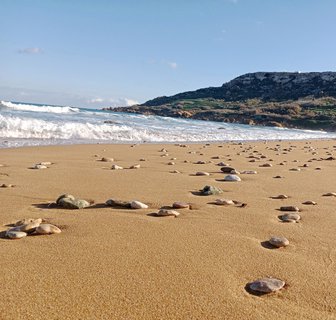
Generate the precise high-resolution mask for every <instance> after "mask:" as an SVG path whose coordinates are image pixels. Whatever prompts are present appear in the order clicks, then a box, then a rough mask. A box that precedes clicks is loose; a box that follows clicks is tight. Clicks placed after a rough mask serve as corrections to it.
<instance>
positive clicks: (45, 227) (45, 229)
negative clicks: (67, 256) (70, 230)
mask: <svg viewBox="0 0 336 320" xmlns="http://www.w3.org/2000/svg"><path fill="white" fill-rule="evenodd" d="M61 232H62V231H61V229H60V228H58V227H56V226H54V225H52V224H48V223H42V224H40V225H39V226H38V227H37V228H36V231H35V233H36V234H41V235H42V234H55V233H61Z"/></svg>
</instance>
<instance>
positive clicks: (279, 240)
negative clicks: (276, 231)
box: [269, 237, 289, 248]
mask: <svg viewBox="0 0 336 320" xmlns="http://www.w3.org/2000/svg"><path fill="white" fill-rule="evenodd" d="M269 243H270V244H271V245H272V246H274V247H277V248H281V247H286V246H288V245H289V241H288V239H286V238H285V237H271V239H269Z"/></svg>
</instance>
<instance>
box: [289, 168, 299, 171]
mask: <svg viewBox="0 0 336 320" xmlns="http://www.w3.org/2000/svg"><path fill="white" fill-rule="evenodd" d="M289 171H301V169H300V168H291V169H289Z"/></svg>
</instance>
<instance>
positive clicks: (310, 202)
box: [302, 200, 317, 206]
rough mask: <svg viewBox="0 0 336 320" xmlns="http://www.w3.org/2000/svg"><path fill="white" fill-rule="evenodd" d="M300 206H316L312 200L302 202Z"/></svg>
mask: <svg viewBox="0 0 336 320" xmlns="http://www.w3.org/2000/svg"><path fill="white" fill-rule="evenodd" d="M302 204H306V205H313V206H316V205H317V203H316V202H315V201H312V200H308V201H305V202H302Z"/></svg>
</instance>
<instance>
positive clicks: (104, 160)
mask: <svg viewBox="0 0 336 320" xmlns="http://www.w3.org/2000/svg"><path fill="white" fill-rule="evenodd" d="M100 161H103V162H113V161H114V159H113V158H106V157H102V158H101V160H100Z"/></svg>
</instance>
